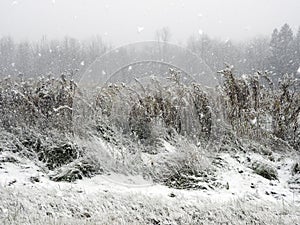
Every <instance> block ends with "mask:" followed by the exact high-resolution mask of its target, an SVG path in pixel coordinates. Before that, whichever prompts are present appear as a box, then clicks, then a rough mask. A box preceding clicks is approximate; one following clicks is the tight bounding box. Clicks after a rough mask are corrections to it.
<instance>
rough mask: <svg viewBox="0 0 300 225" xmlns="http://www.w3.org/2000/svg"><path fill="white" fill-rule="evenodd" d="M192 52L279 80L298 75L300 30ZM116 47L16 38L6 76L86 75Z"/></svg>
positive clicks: (218, 65) (1, 70)
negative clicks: (66, 72)
mask: <svg viewBox="0 0 300 225" xmlns="http://www.w3.org/2000/svg"><path fill="white" fill-rule="evenodd" d="M170 38H171V31H170V30H169V29H168V28H163V29H161V30H158V31H157V32H156V34H155V39H157V41H170ZM187 47H188V48H189V49H190V50H192V51H193V52H195V53H196V54H198V55H199V56H200V57H201V58H202V59H203V60H204V61H205V62H206V63H207V65H208V66H209V67H210V68H211V70H212V71H213V72H216V71H219V70H221V69H223V68H224V63H228V64H232V65H234V67H235V70H236V71H237V72H238V73H252V72H253V71H254V70H255V71H257V70H260V71H266V70H267V71H269V73H270V74H271V75H273V77H274V78H276V79H277V78H280V77H282V76H283V74H285V73H289V74H296V73H297V70H298V68H299V66H300V28H299V29H298V31H297V33H296V34H293V31H292V29H291V27H290V26H289V25H288V24H284V25H283V26H282V27H281V28H280V29H277V28H276V29H274V31H273V33H272V34H271V35H270V37H257V38H254V39H252V40H250V41H246V42H240V43H235V42H232V41H231V40H226V41H221V40H216V39H212V38H210V37H209V36H208V35H206V34H201V35H200V36H199V35H198V36H197V37H196V36H191V37H190V38H189V40H188V41H187ZM110 48H111V47H110V46H108V45H107V44H106V43H104V42H103V41H102V39H101V38H100V37H95V38H92V39H90V40H86V41H80V40H77V39H75V38H71V37H65V38H64V39H63V40H48V39H47V38H46V37H43V38H42V39H41V40H40V41H36V42H29V41H22V42H19V43H16V42H15V41H14V40H13V39H12V38H11V37H9V36H6V37H2V38H1V39H0V75H1V76H7V75H11V76H16V75H20V74H22V75H24V76H25V77H36V76H39V75H47V74H49V73H51V74H57V75H59V74H60V73H62V72H65V71H68V70H72V71H78V73H81V72H83V71H84V70H85V69H86V68H87V66H88V65H89V64H90V63H92V62H93V61H94V60H95V59H96V58H97V57H98V56H100V55H102V54H103V53H105V52H106V51H107V50H108V49H110Z"/></svg>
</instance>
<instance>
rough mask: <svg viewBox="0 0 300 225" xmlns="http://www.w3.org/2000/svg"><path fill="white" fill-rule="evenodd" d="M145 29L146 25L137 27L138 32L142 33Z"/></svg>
mask: <svg viewBox="0 0 300 225" xmlns="http://www.w3.org/2000/svg"><path fill="white" fill-rule="evenodd" d="M144 29H145V28H144V27H138V28H137V32H138V33H141V32H142V31H143V30H144Z"/></svg>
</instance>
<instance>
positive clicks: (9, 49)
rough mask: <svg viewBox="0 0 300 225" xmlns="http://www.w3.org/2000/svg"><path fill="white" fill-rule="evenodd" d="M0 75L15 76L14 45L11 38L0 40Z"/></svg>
mask: <svg viewBox="0 0 300 225" xmlns="http://www.w3.org/2000/svg"><path fill="white" fill-rule="evenodd" d="M0 74H1V75H3V76H7V75H15V74H16V68H15V43H14V41H13V39H12V38H11V37H3V38H1V40H0Z"/></svg>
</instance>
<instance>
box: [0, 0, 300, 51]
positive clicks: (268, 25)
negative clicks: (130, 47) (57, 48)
mask: <svg viewBox="0 0 300 225" xmlns="http://www.w3.org/2000/svg"><path fill="white" fill-rule="evenodd" d="M299 10H300V1H299V0H287V1H283V0H260V1H259V0H226V1H223V0H210V1H208V0H206V1H204V0H201V1H199V0H188V1H179V0H164V1H159V0H153V1H144V0H143V1H141V0H128V1H121V0H118V1H117V0H112V1H102V0H100V1H99V0H1V1H0V37H1V36H6V35H10V36H12V37H13V38H14V39H16V40H38V39H40V38H41V37H42V36H43V35H46V36H47V37H49V38H61V37H64V36H66V35H68V36H72V37H75V38H79V39H86V38H89V37H92V36H95V35H99V36H101V37H102V38H103V40H105V41H106V42H109V43H112V44H116V45H118V44H124V43H128V42H133V41H142V40H149V39H154V36H155V31H156V30H157V29H160V28H162V27H169V29H170V31H171V35H172V37H171V40H172V42H175V43H182V42H185V41H186V39H187V38H188V37H189V36H191V35H199V33H200V34H201V33H205V34H208V35H209V36H211V37H215V38H220V39H233V40H244V39H250V38H253V37H254V36H258V35H259V36H263V35H269V34H270V33H271V32H272V30H273V29H274V28H275V27H279V26H281V25H283V24H284V23H289V24H290V26H291V27H292V29H294V30H296V28H297V26H298V25H299V21H300V13H299Z"/></svg>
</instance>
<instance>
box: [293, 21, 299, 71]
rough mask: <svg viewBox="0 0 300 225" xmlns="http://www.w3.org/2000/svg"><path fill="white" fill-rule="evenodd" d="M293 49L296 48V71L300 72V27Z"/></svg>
mask: <svg viewBox="0 0 300 225" xmlns="http://www.w3.org/2000/svg"><path fill="white" fill-rule="evenodd" d="M293 47H294V57H295V64H296V69H297V70H298V69H299V68H300V27H299V28H298V32H297V34H296V37H295V39H294V46H293ZM299 76H300V75H299Z"/></svg>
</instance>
